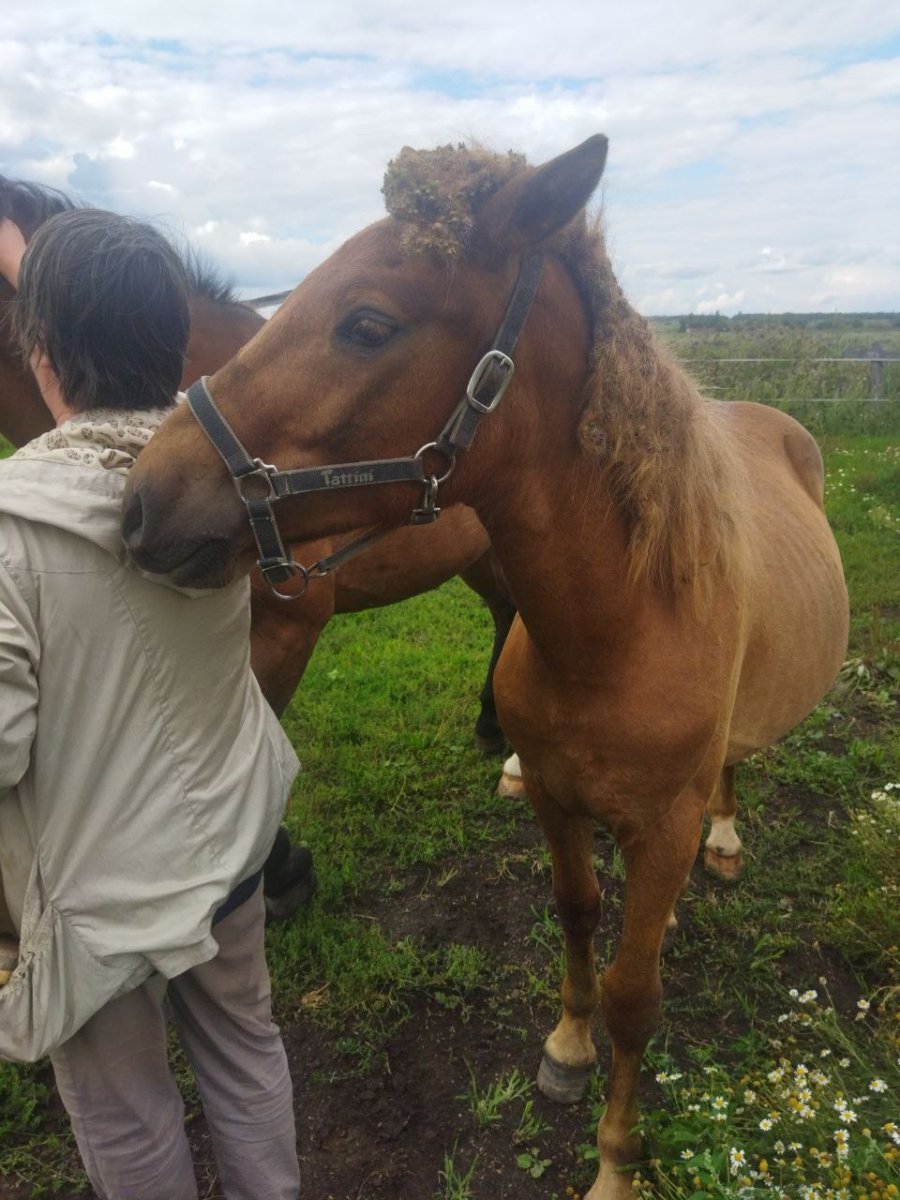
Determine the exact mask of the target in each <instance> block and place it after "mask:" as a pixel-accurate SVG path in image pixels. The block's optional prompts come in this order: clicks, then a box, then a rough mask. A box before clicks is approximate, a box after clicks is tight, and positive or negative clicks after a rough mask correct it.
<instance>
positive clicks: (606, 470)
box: [475, 263, 735, 677]
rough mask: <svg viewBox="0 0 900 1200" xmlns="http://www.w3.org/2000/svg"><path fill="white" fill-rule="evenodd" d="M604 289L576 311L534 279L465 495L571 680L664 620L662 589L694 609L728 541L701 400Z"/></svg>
mask: <svg viewBox="0 0 900 1200" xmlns="http://www.w3.org/2000/svg"><path fill="white" fill-rule="evenodd" d="M609 281H610V284H611V286H609V288H608V290H607V293H606V294H607V295H608V296H609V297H610V301H609V303H608V304H607V306H606V307H605V308H604V309H603V310H602V311H601V312H600V315H599V318H598V317H597V316H596V315H594V316H593V317H589V316H588V314H587V313H586V312H585V309H584V306H583V305H582V302H581V300H580V298H579V294H578V293H577V292H576V290H575V287H574V285H573V283H572V280H571V278H570V277H569V276H568V273H567V271H566V270H565V269H564V268H561V267H560V265H559V264H558V263H557V264H556V269H555V270H551V271H550V272H548V276H547V278H546V281H545V284H546V286H545V287H542V295H541V297H540V301H541V303H540V305H539V307H538V310H537V311H535V313H534V318H535V320H534V321H533V323H530V324H529V328H528V337H527V339H523V345H522V347H521V350H520V351H519V353H518V354H517V359H518V363H519V366H518V367H517V379H516V382H515V385H514V387H513V388H511V389H510V393H509V394H508V396H507V397H505V398H504V401H503V406H504V412H503V417H502V424H500V425H498V427H497V428H496V429H495V431H494V434H493V436H492V437H490V438H487V439H485V440H486V442H487V445H486V446H485V450H486V452H487V453H486V455H485V459H483V460H482V464H481V469H480V470H479V471H478V477H479V478H478V484H477V491H478V493H479V498H478V499H477V500H476V501H475V507H476V508H477V509H478V511H479V515H480V516H481V519H482V520H483V522H484V524H485V526H486V527H487V529H488V532H489V533H490V535H491V541H492V543H493V545H494V548H495V551H496V553H497V555H498V557H499V559H500V561H501V564H502V566H503V570H504V573H505V574H506V577H507V579H508V580H509V584H510V588H511V591H512V594H513V596H514V598H515V600H516V603H517V606H518V608H519V611H520V614H521V616H522V619H523V622H524V624H525V627H526V629H527V630H528V632H529V635H530V636H531V638H532V640H533V641H534V642H535V643H536V644H537V646H538V648H539V649H540V650H541V652H542V654H543V656H544V657H545V659H546V660H547V661H552V662H554V664H558V666H559V669H560V670H562V671H563V672H564V673H566V674H568V675H570V676H573V677H578V676H579V675H580V674H581V673H582V672H583V670H584V663H585V661H586V658H585V652H586V650H587V648H588V647H593V648H594V649H595V650H597V651H598V652H600V653H602V652H603V648H604V646H603V643H605V644H606V646H607V648H609V646H611V645H612V644H615V643H617V642H618V643H621V642H622V641H623V640H625V641H627V640H628V639H629V638H630V637H632V636H633V630H634V629H635V628H637V627H638V626H640V625H642V624H643V623H644V622H645V621H647V620H653V621H657V620H662V621H664V622H668V621H669V620H671V619H672V613H673V611H674V608H673V603H672V598H673V596H674V595H676V593H677V594H679V595H680V596H682V597H683V598H684V600H685V601H686V602H687V606H688V607H689V608H690V607H692V606H693V603H694V600H695V599H696V600H697V601H698V603H701V602H702V589H703V588H704V587H705V586H706V582H705V581H708V580H709V579H710V578H712V575H713V572H712V571H711V570H710V569H709V568H708V564H710V563H713V564H716V565H717V566H723V567H724V568H726V569H727V568H728V557H727V556H728V550H727V545H728V542H729V539H733V538H734V536H735V535H734V531H733V530H732V528H731V526H730V525H729V524H728V513H729V511H730V507H729V501H730V492H729V487H730V483H729V480H728V478H727V476H728V470H729V467H730V461H729V457H728V454H727V452H726V451H725V449H724V447H723V446H722V445H721V440H720V438H719V436H718V434H717V432H716V430H715V428H714V427H713V425H712V422H711V421H710V418H709V412H708V405H706V404H705V402H704V401H702V399H701V398H700V396H699V395H698V393H697V392H696V389H695V388H694V386H693V384H692V383H691V382H690V380H689V379H688V378H687V377H686V376H685V374H684V373H683V371H682V370H681V369H680V368H679V367H678V366H677V365H676V364H675V363H674V361H673V360H672V359H671V358H670V356H669V355H668V354H667V353H666V352H665V351H664V350H662V349H660V348H659V347H658V346H657V344H656V341H655V338H654V337H653V334H652V332H651V331H650V329H649V327H648V326H647V324H646V322H645V321H643V320H642V318H640V317H639V316H638V315H637V314H636V313H635V312H634V311H633V310H632V309H631V308H630V307H629V306H628V305H627V303H626V302H625V300H624V297H623V296H622V294H621V292H620V291H619V290H618V288H617V286H615V281H614V280H613V279H612V276H611V274H610V276H609ZM595 330H596V332H595ZM695 510H696V511H695ZM723 514H724V515H723ZM684 579H688V580H691V581H692V585H691V587H689V588H687V589H686V590H684V591H682V590H681V589H682V588H683V587H684V583H683V581H684ZM697 581H699V582H697ZM694 586H696V589H697V590H696V591H694V590H691V588H692V587H694Z"/></svg>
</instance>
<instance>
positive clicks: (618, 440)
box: [551, 217, 744, 610]
mask: <svg viewBox="0 0 900 1200" xmlns="http://www.w3.org/2000/svg"><path fill="white" fill-rule="evenodd" d="M555 242H556V244H555V246H554V247H553V248H555V249H556V250H557V252H558V253H559V254H560V257H561V258H562V259H563V261H564V262H565V263H566V265H567V266H568V267H569V270H570V272H571V274H572V277H573V279H574V281H575V284H576V287H577V288H578V290H579V292H580V293H581V295H582V297H583V299H584V301H585V304H586V306H587V310H588V313H589V315H590V317H591V320H592V325H593V348H592V359H591V372H590V375H589V378H588V381H587V385H586V388H585V391H584V395H583V397H582V407H581V413H580V420H579V426H578V434H579V440H580V443H581V446H582V448H583V450H584V452H585V453H586V454H587V455H589V456H590V457H593V458H595V459H596V460H597V462H598V465H599V466H601V468H602V469H604V470H605V473H606V478H607V481H608V486H609V491H610V495H611V497H612V499H613V502H614V503H615V505H616V508H617V510H618V512H619V515H620V516H621V518H622V520H623V521H624V523H625V528H626V532H627V535H628V551H629V574H630V577H631V579H632V580H633V581H634V582H635V583H641V582H645V581H646V582H648V583H650V584H651V585H655V586H657V587H658V588H660V589H661V590H663V591H664V592H666V593H668V594H670V595H673V596H674V595H678V594H683V593H684V592H685V591H686V592H687V593H688V594H689V596H690V597H691V599H692V601H693V602H694V604H695V607H696V608H697V609H698V610H702V609H703V607H704V605H705V603H706V600H707V599H708V592H709V584H710V582H711V580H712V577H713V575H714V574H719V575H720V576H724V577H728V576H731V575H733V574H734V572H735V571H736V569H737V568H738V566H739V565H740V564H741V562H742V558H743V553H744V545H743V535H742V532H741V530H742V525H741V522H740V520H739V519H738V513H739V499H738V491H739V481H740V479H741V476H742V473H743V466H742V464H741V462H740V460H739V458H738V457H737V455H736V453H735V451H734V448H733V446H732V444H731V442H730V440H729V439H728V438H727V437H726V435H725V431H724V429H723V428H722V425H721V422H720V420H719V415H720V411H719V409H718V408H717V406H715V405H714V404H713V403H712V402H711V401H709V400H708V399H706V398H705V397H704V396H702V395H701V393H700V391H699V389H698V388H697V385H696V384H695V382H694V380H693V379H692V378H691V376H690V375H689V374H688V372H687V371H685V369H684V368H683V367H681V366H680V365H679V364H678V363H677V362H676V361H675V359H674V357H673V356H672V354H671V353H670V351H669V350H668V349H667V348H666V347H665V346H663V345H662V344H661V343H660V342H659V340H658V339H657V337H656V335H655V333H654V332H653V330H652V328H651V326H650V323H649V322H648V321H647V320H645V319H644V318H643V317H642V316H640V315H639V314H638V313H637V312H636V311H635V310H634V309H633V308H632V307H631V305H630V304H629V303H628V301H627V300H626V298H625V295H624V293H623V292H622V289H621V288H620V286H619V284H618V281H617V280H616V278H615V275H614V273H613V269H612V266H611V264H610V261H609V257H608V255H607V252H606V247H605V243H604V239H603V232H602V225H601V221H600V218H599V217H598V218H597V219H596V220H595V221H594V222H593V224H592V225H588V223H587V222H586V221H585V219H584V218H583V217H582V218H581V219H580V220H577V221H576V222H574V223H573V224H572V225H571V226H570V227H569V228H568V229H567V230H563V231H562V232H561V234H560V235H558V236H557V239H555ZM551 245H552V243H551Z"/></svg>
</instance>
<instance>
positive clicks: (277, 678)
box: [250, 547, 334, 921]
mask: <svg viewBox="0 0 900 1200" xmlns="http://www.w3.org/2000/svg"><path fill="white" fill-rule="evenodd" d="M329 548H330V547H329ZM250 599H251V603H250V618H251V619H250V665H251V667H252V669H253V674H254V675H255V676H256V679H257V681H258V683H259V686H260V688H261V689H262V693H263V695H264V696H265V698H266V700H267V701H268V702H269V704H270V705H271V707H272V708H273V709H274V710H275V712H276V713H277V714H278V716H281V715H282V713H283V712H284V710H285V709H286V708H287V706H288V704H289V703H290V701H291V697H292V696H293V694H294V692H295V691H296V689H297V685H298V684H299V682H300V680H301V678H302V676H303V672H304V671H305V670H306V665H307V663H308V662H309V659H310V655H311V654H312V652H313V649H314V648H315V645H316V642H317V641H318V640H319V635H320V634H321V632H322V630H323V629H324V627H325V625H326V623H327V622H328V620H329V618H330V617H331V616H332V614H333V613H334V578H333V577H332V576H327V577H326V578H325V579H321V580H315V582H314V583H313V584H312V586H311V587H310V589H309V591H308V592H306V593H305V594H304V595H303V596H302V597H301V598H300V599H298V600H296V601H293V602H292V603H290V604H285V603H284V601H282V600H279V599H278V597H277V596H275V595H274V594H273V593H272V590H271V589H270V588H269V586H268V584H266V583H265V581H264V580H263V579H262V577H261V576H260V575H259V574H258V572H254V573H253V575H252V576H251V591H250ZM316 887H317V880H316V872H315V867H314V866H313V856H312V853H311V851H310V850H309V849H308V848H307V847H306V846H295V845H293V844H292V843H291V837H290V834H289V832H288V830H287V829H286V827H285V826H284V825H282V826H281V827H280V828H279V830H278V833H277V834H276V835H275V842H274V845H273V846H272V849H271V851H270V853H269V857H268V858H267V859H266V861H265V863H264V864H263V893H264V895H265V898H266V915H267V917H268V919H269V920H271V921H283V920H285V919H286V918H287V917H290V916H292V915H293V914H294V913H295V912H296V911H297V910H298V909H299V908H302V907H303V906H304V905H305V904H308V903H309V901H310V900H311V899H312V897H313V895H314V894H315V891H316Z"/></svg>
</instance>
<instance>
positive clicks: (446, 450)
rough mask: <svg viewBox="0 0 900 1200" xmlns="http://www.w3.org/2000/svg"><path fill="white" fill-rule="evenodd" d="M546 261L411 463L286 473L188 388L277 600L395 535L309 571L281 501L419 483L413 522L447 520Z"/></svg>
mask: <svg viewBox="0 0 900 1200" xmlns="http://www.w3.org/2000/svg"><path fill="white" fill-rule="evenodd" d="M542 263H543V252H542V250H541V249H540V248H537V249H533V250H530V251H528V252H527V253H526V255H525V257H524V258H523V260H522V264H521V266H520V268H519V274H518V278H517V279H516V283H515V287H514V288H513V292H512V295H511V297H510V300H509V304H508V305H507V308H506V312H505V314H504V316H503V320H502V322H501V323H500V328H499V329H498V331H497V336H496V337H495V338H494V342H493V345H492V346H491V348H490V350H488V352H487V354H485V355H484V357H483V358H482V359H481V361H480V362H479V363H478V365H477V366H476V368H475V370H474V371H473V372H472V375H471V378H470V379H469V382H468V385H467V387H466V392H465V395H464V396H463V397H462V399H461V400H460V402H459V403H458V404H457V406H456V408H455V409H454V410H453V412H452V414H451V416H450V419H449V421H448V422H447V424H446V425H445V426H444V428H443V429H442V430H441V432H440V433H439V434H438V436H437V438H436V439H435V440H434V441H433V442H427V443H426V444H425V445H424V446H422V448H421V449H420V450H417V451H416V453H415V454H413V455H411V456H410V457H409V458H380V459H374V460H373V461H371V462H354V463H341V464H339V465H335V466H327V467H303V468H299V469H297V470H293V471H279V470H278V469H277V468H276V467H273V466H271V465H270V464H268V463H264V462H262V461H261V460H260V459H258V458H251V457H250V455H249V454H248V453H247V451H246V450H245V449H244V447H243V445H242V444H241V442H240V440H239V439H238V437H237V435H236V434H235V432H234V430H233V429H232V428H231V426H230V425H229V424H228V422H227V421H226V420H225V418H224V417H223V416H222V414H221V412H220V411H219V409H218V408H217V407H216V403H215V401H214V400H213V398H212V396H211V395H210V393H209V388H208V387H207V385H206V376H204V377H203V378H202V379H199V380H198V381H197V382H196V383H193V384H191V386H190V387H189V388H188V391H187V400H188V404H189V405H190V407H191V410H192V412H193V414H194V416H195V417H196V418H197V420H198V421H199V422H200V426H201V428H202V429H203V432H204V433H205V434H206V436H207V437H208V438H209V440H210V441H211V442H212V444H213V446H215V448H216V450H218V452H219V454H220V455H221V456H222V458H223V460H224V462H225V465H226V466H227V467H228V470H229V471H230V472H231V475H232V478H233V479H234V484H235V487H236V488H237V491H238V495H239V496H240V498H241V500H242V501H243V503H244V505H245V506H246V509H247V516H248V517H249V520H250V528H251V529H252V531H253V536H254V538H255V539H256V545H257V549H258V550H259V568H260V570H261V571H262V573H263V576H264V577H265V579H266V581H267V583H268V584H269V586H270V587H271V589H272V591H273V592H274V593H275V595H276V596H280V597H281V598H282V599H283V600H295V599H297V598H298V597H299V596H302V595H303V593H304V591H305V590H306V586H307V584H308V582H309V580H310V579H312V578H320V577H321V576H323V575H327V574H328V572H329V571H333V570H334V569H335V568H336V567H339V566H341V565H342V564H343V563H345V562H347V561H348V560H349V559H351V558H353V557H354V555H356V554H358V553H359V552H360V551H361V550H363V549H365V547H366V546H368V545H370V544H371V543H372V542H373V541H374V540H375V539H376V538H378V537H381V536H382V535H383V534H384V533H387V532H389V531H388V530H370V531H369V532H368V533H365V534H363V535H362V537H359V538H357V539H355V540H354V541H352V542H350V543H349V545H347V546H344V547H343V548H342V549H341V550H338V551H336V552H335V553H334V554H331V555H329V556H328V557H327V558H323V559H320V560H319V562H317V563H314V564H313V565H312V566H311V567H304V566H301V565H300V563H298V562H296V561H295V560H294V558H293V556H292V555H291V553H290V551H289V550H286V549H285V546H284V542H283V541H282V538H281V532H280V531H279V529H278V522H277V520H276V518H275V512H274V510H273V508H272V505H273V504H274V503H277V502H278V501H279V500H283V499H286V498H287V497H289V496H303V495H306V494H307V493H311V492H326V491H332V490H335V489H337V488H350V487H368V486H371V485H374V484H380V483H401V482H413V483H419V484H421V485H422V487H423V494H422V502H421V504H420V505H419V507H418V508H414V509H413V511H412V515H411V517H410V524H412V525H425V524H428V523H429V522H431V521H434V520H436V518H437V517H438V516H439V515H440V511H441V510H440V508H438V506H437V498H438V489H439V487H440V485H441V484H442V483H443V482H444V481H445V480H446V479H448V478H449V477H450V475H451V473H452V471H453V468H454V466H455V465H456V455H457V453H458V452H459V451H460V450H467V449H468V448H469V446H470V445H471V444H472V439H473V438H474V437H475V433H476V431H477V429H478V425H479V422H480V421H481V418H482V417H483V416H485V414H487V413H491V412H493V411H494V409H495V408H496V407H497V405H498V404H499V403H500V400H501V398H502V396H503V393H504V392H505V391H506V389H507V387H509V384H510V381H511V380H512V377H513V371H514V370H515V368H514V365H513V361H512V358H511V357H510V355H511V354H512V351H513V349H514V347H515V344H516V342H517V341H518V338H519V334H520V333H521V332H522V327H523V326H524V324H525V320H526V318H527V316H528V312H529V310H530V308H531V305H532V302H533V300H534V297H535V294H536V293H537V289H538V285H539V283H540V279H541V268H542ZM432 452H433V453H437V454H440V455H442V456H443V457H444V459H445V460H446V469H445V470H444V472H443V474H441V475H435V474H433V473H431V472H430V471H428V470H427V468H426V466H425V456H426V455H427V454H429V453H432ZM292 575H300V576H301V577H302V580H303V586H302V587H300V588H299V589H297V590H295V591H292V592H280V591H279V590H278V588H277V587H276V586H275V585H276V584H279V583H284V582H285V581H286V580H287V579H289V578H290V577H291V576H292Z"/></svg>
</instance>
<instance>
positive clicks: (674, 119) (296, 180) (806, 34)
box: [0, 0, 900, 314]
mask: <svg viewBox="0 0 900 1200" xmlns="http://www.w3.org/2000/svg"><path fill="white" fill-rule="evenodd" d="M4 9H5V11H4V15H3V20H2V22H0V173H3V174H5V175H9V176H13V177H17V178H25V179H33V180H40V181H42V182H46V183H51V184H54V185H55V186H57V187H61V188H64V189H66V190H68V191H71V192H72V193H74V194H77V195H78V196H80V197H81V198H82V199H84V200H87V201H88V202H90V203H92V204H97V205H101V206H104V207H107V208H112V209H115V210H117V211H120V212H126V213H135V214H142V215H146V216H150V217H153V218H154V219H158V220H160V221H161V222H162V223H164V225H165V226H166V227H167V228H168V229H169V230H171V231H175V232H178V233H182V234H185V235H186V236H187V237H188V238H189V239H190V240H191V241H192V242H193V243H194V244H196V245H197V246H198V247H202V248H203V249H205V250H206V251H207V252H208V254H209V255H210V257H211V258H212V259H213V260H214V261H216V262H218V263H219V264H221V266H222V267H223V268H224V269H225V271H226V272H228V273H229V274H230V275H231V276H232V277H233V279H234V280H235V281H236V282H237V284H238V285H239V286H240V288H241V289H242V291H243V293H244V294H245V295H254V294H257V293H260V292H266V291H272V290H277V289H280V288H284V287H288V286H291V285H292V284H294V283H296V282H297V281H298V280H299V279H301V278H302V277H303V275H304V274H305V273H306V272H307V271H308V270H309V269H310V268H311V267H312V266H314V265H315V264H316V263H317V262H319V261H320V260H321V259H322V258H324V257H325V256H326V255H327V254H328V253H329V252H330V251H331V250H332V249H334V248H335V247H336V246H338V245H339V244H340V243H341V242H342V241H343V240H344V239H345V238H346V237H347V236H348V235H349V234H351V233H353V232H355V231H356V230H357V229H359V228H360V227H361V226H362V225H364V224H367V223H368V222H370V221H372V220H375V219H377V218H378V217H379V215H381V213H382V199H381V195H380V187H381V180H382V176H383V172H384V167H385V164H386V162H387V160H388V159H389V158H390V157H392V156H393V155H394V154H395V153H396V152H397V151H398V150H399V149H400V147H401V146H403V145H405V144H408V145H412V146H417V147H424V146H431V145H437V144H440V143H444V142H448V141H459V140H462V139H465V138H470V137H474V138H477V139H479V140H480V141H482V142H484V143H487V144H488V145H490V146H493V147H494V148H495V149H498V150H506V149H516V150H521V151H524V152H525V153H526V154H527V155H528V157H529V158H530V159H531V160H532V161H533V162H540V161H543V160H544V159H546V158H549V157H552V156H553V155H554V154H557V153H559V152H560V151H563V150H566V149H568V148H569V147H570V146H573V145H575V144H576V143H577V142H579V141H581V140H582V139H584V138H585V137H587V136H588V135H590V134H592V133H595V132H603V133H606V134H608V135H609V138H610V142H611V147H610V159H609V165H608V168H607V174H606V177H605V181H604V185H603V188H602V195H601V196H600V197H598V199H600V200H602V203H603V207H604V212H605V217H606V223H607V229H608V234H609V240H610V246H611V250H612V254H613V259H614V262H615V263H616V266H617V269H618V273H619V275H620V278H621V279H622V281H623V283H624V285H625V287H626V289H627V291H628V293H629V295H630V297H631V299H632V300H633V302H634V303H635V304H636V306H637V307H638V308H639V309H640V310H641V311H643V312H645V313H648V314H653V313H683V312H714V311H716V310H720V311H722V312H725V313H733V312H736V311H739V310H742V311H744V312H783V311H833V310H838V311H841V310H844V311H867V310H869V311H870V310H886V309H887V310H896V309H897V308H898V307H900V296H898V281H900V220H898V218H900V203H898V202H900V155H898V147H900V6H898V5H896V4H889V3H885V0H852V3H847V0H816V3H812V2H811V0H803V2H798V0H743V2H742V3H740V4H737V3H733V2H732V3H728V4H725V3H719V2H715V0H682V2H681V3H673V2H672V0H629V2H627V3H623V2H622V0H493V2H492V3H491V4H487V3H486V2H485V0H453V2H452V3H446V2H445V3H444V4H442V5H437V4H435V3H433V0H417V2H415V3H414V2H413V0H380V2H379V3H377V4H372V3H369V2H365V3H362V2H360V0H343V3H341V2H339V0H330V2H329V3H327V4H326V3H325V2H324V0H265V2H263V0H220V2H219V3H217V4H212V3H209V2H208V0H155V3H153V4H150V3H147V0H141V3H137V2H136V0H40V3H38V2H35V0H33V2H32V3H26V2H24V0H23V2H21V3H15V4H9V5H5V6H4ZM10 10H12V11H10Z"/></svg>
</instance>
